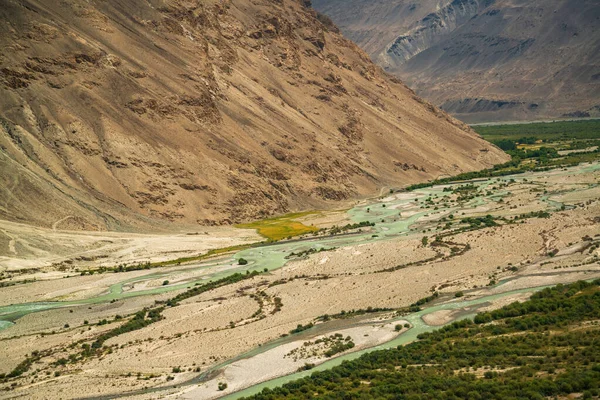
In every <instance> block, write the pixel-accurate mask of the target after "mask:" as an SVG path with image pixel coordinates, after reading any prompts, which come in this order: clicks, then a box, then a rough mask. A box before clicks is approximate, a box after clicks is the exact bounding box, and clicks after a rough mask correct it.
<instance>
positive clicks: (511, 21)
mask: <svg viewBox="0 0 600 400" xmlns="http://www.w3.org/2000/svg"><path fill="white" fill-rule="evenodd" d="M313 5H314V7H315V9H317V10H318V11H319V12H321V13H323V14H325V15H327V16H329V17H330V18H331V19H332V20H333V21H334V22H335V23H336V24H337V25H338V26H339V27H340V29H341V31H342V33H344V34H345V35H346V36H347V37H348V38H350V39H351V40H353V41H355V42H356V43H357V44H358V45H359V46H361V47H362V48H363V49H364V50H365V51H367V52H368V53H369V55H370V56H371V57H372V59H373V60H374V61H375V62H376V63H378V64H379V65H381V66H382V67H384V69H385V70H387V71H388V72H391V73H393V74H395V75H397V76H398V77H400V78H401V79H402V80H404V81H405V82H406V83H407V84H408V85H409V86H410V87H412V88H413V89H415V90H416V92H417V94H418V95H420V96H423V97H424V98H426V99H427V100H429V101H431V102H433V103H434V104H436V105H438V106H440V107H441V108H442V109H444V110H445V111H448V112H450V113H451V114H453V115H454V116H457V117H459V118H460V119H462V120H464V121H468V122H480V121H501V120H535V119H545V118H557V117H574V118H577V117H587V116H600V1H598V0H577V1H572V0H571V1H568V0H543V1H542V0H538V1H531V0H423V1H416V0H314V1H313Z"/></svg>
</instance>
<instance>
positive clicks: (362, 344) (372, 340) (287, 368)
mask: <svg viewBox="0 0 600 400" xmlns="http://www.w3.org/2000/svg"><path fill="white" fill-rule="evenodd" d="M404 322H406V321H399V322H394V323H387V324H380V325H367V326H361V327H355V328H349V329H341V330H336V331H332V332H330V333H328V334H326V335H319V336H315V337H312V338H310V339H304V340H298V341H295V342H291V343H287V344H284V345H282V346H278V347H276V348H274V349H271V350H268V351H266V352H264V353H261V354H258V355H256V356H253V357H250V358H247V359H243V360H240V361H236V362H233V363H232V364H230V365H228V366H226V367H225V368H224V369H223V370H222V371H221V372H220V373H219V375H217V376H216V377H214V378H213V379H211V380H210V381H208V382H206V383H203V384H201V385H199V386H196V387H191V388H189V389H186V390H185V391H183V392H181V393H178V394H176V395H174V396H172V397H175V398H181V399H199V398H201V399H214V398H217V397H220V396H223V395H225V394H228V393H233V392H235V391H238V390H241V389H243V388H246V387H249V386H252V385H255V384H257V383H260V382H264V381H267V380H270V379H273V378H276V377H279V376H284V375H287V374H290V373H292V372H295V371H297V370H298V368H300V367H302V366H303V365H304V364H306V363H312V364H315V365H318V364H321V363H323V362H325V361H327V360H329V359H330V358H327V357H324V356H322V357H309V358H306V359H299V360H294V359H293V358H292V357H285V355H286V354H288V353H290V352H291V351H292V350H294V349H298V348H301V347H302V345H303V343H304V342H306V341H308V340H311V341H314V340H316V339H319V338H322V337H325V336H329V335H331V334H334V333H340V334H342V336H344V337H346V336H350V337H351V338H352V341H353V342H354V344H355V347H354V348H353V349H352V350H349V351H346V352H344V353H340V354H339V355H343V354H345V353H348V352H354V351H358V350H361V349H363V348H367V347H373V346H376V345H378V344H381V343H385V342H388V341H390V340H392V339H393V338H394V337H396V336H398V335H399V334H401V333H402V332H403V331H405V330H406V329H403V330H402V331H399V332H397V331H395V326H396V324H398V323H401V324H403V323H404ZM339 355H336V356H339ZM334 358H335V357H334ZM219 382H225V383H227V385H228V386H227V389H225V390H224V391H218V389H217V385H218V383H219Z"/></svg>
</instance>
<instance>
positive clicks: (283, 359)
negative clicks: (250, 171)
mask: <svg viewBox="0 0 600 400" xmlns="http://www.w3.org/2000/svg"><path fill="white" fill-rule="evenodd" d="M599 183H600V164H598V163H595V164H582V165H580V166H576V167H571V168H560V169H555V170H551V171H546V172H531V173H525V174H519V175H514V176H505V177H501V178H490V179H479V180H476V181H473V182H471V183H459V184H452V185H446V186H436V187H432V188H424V189H418V190H416V191H413V192H402V191H400V192H395V193H390V194H389V195H388V194H386V195H384V196H383V197H380V198H378V199H372V200H369V201H362V202H359V203H357V204H356V205H355V206H354V207H352V208H351V209H349V210H347V211H345V212H335V213H328V212H324V213H320V214H311V215H308V216H304V217H299V221H300V222H302V221H304V222H305V223H307V224H314V225H315V226H316V227H319V228H324V230H321V231H320V232H317V233H315V234H308V235H305V236H304V238H300V239H292V240H282V241H279V242H275V243H270V244H262V245H260V246H251V247H247V248H242V249H240V250H235V251H230V252H229V253H223V254H217V255H215V256H214V257H212V258H205V259H202V258H194V257H192V259H190V260H188V261H186V260H183V259H181V260H180V262H178V263H175V264H169V265H166V266H160V265H152V266H151V267H149V268H150V269H136V270H131V271H126V270H118V269H117V270H113V269H107V270H102V269H101V266H105V267H107V268H108V266H110V265H116V264H118V263H123V262H124V260H125V259H124V258H123V254H125V253H127V252H126V249H127V248H128V247H130V248H131V249H132V251H131V252H130V256H129V257H130V258H127V259H126V260H128V263H127V264H128V265H135V263H134V262H133V259H135V258H136V257H139V261H143V262H145V261H149V260H153V261H160V260H167V259H168V257H166V256H165V255H167V254H169V249H172V250H173V251H176V253H173V254H175V257H173V258H176V257H177V256H178V255H179V253H178V252H181V251H182V250H186V251H187V253H183V255H185V256H191V255H194V254H195V255H196V256H197V255H198V254H199V253H204V252H206V251H207V250H208V249H210V248H213V249H214V248H217V247H219V246H233V245H239V244H244V243H246V244H247V243H251V242H255V241H258V240H260V239H259V238H258V236H257V235H256V234H254V233H253V232H252V231H249V230H245V229H235V228H221V227H219V228H211V229H208V230H207V231H206V232H200V233H199V234H197V235H196V234H194V235H185V234H182V236H180V238H185V241H184V240H179V241H178V240H175V239H169V240H164V241H163V242H162V247H161V248H156V249H154V253H151V252H145V253H136V252H135V249H136V248H137V246H138V245H139V244H140V243H153V242H154V241H157V242H160V240H158V237H157V236H152V235H147V236H144V235H139V236H136V237H134V238H132V237H129V236H127V235H125V236H123V238H122V239H121V241H118V240H117V239H116V238H115V237H113V238H112V239H110V237H111V236H109V235H107V236H100V237H102V240H103V241H106V242H108V241H110V240H112V241H113V243H112V244H111V245H110V246H109V247H107V250H109V251H107V252H106V253H102V250H101V247H100V245H97V246H98V247H94V248H93V250H94V251H96V253H92V254H96V255H99V254H104V256H103V257H100V258H98V259H97V260H96V261H90V260H87V259H80V258H78V257H80V254H82V253H81V252H82V250H83V249H84V248H85V247H86V246H91V245H90V244H89V242H88V241H89V240H90V239H89V238H90V237H94V235H96V234H94V233H90V234H89V236H88V234H81V233H80V235H82V237H83V238H84V240H82V242H81V243H80V244H79V245H78V246H75V245H73V244H72V241H73V236H71V234H70V233H68V232H64V233H63V232H56V233H55V235H58V234H59V233H61V234H62V235H64V236H62V237H58V236H56V237H52V236H51V235H49V239H48V240H50V239H52V240H55V241H56V242H55V243H56V245H54V246H50V247H46V248H45V249H44V251H45V252H46V253H45V260H47V261H46V265H45V266H44V268H41V269H40V270H35V269H34V270H31V268H30V266H31V261H30V260H28V259H27V256H26V255H25V254H24V255H22V256H19V254H18V253H17V254H13V255H12V256H11V258H10V259H8V258H7V259H5V260H8V262H10V268H4V271H3V275H2V277H3V279H2V281H1V282H2V284H3V286H4V287H2V290H1V291H0V319H3V320H4V321H13V322H14V323H12V322H4V323H3V324H2V327H3V329H1V330H0V340H1V341H2V346H1V348H0V358H1V359H3V360H4V362H3V363H2V365H1V366H0V368H1V370H0V373H2V374H5V378H4V381H3V383H1V384H0V388H1V389H2V391H0V398H7V399H8V398H31V399H38V398H39V399H43V398H115V397H126V398H139V399H158V398H164V397H165V396H167V395H170V396H172V398H194V399H197V398H217V397H221V396H223V395H226V394H231V393H234V392H238V391H239V390H241V389H244V388H248V387H254V388H256V386H254V385H256V384H258V383H260V382H263V381H265V380H268V379H271V378H276V377H278V376H281V375H287V374H291V373H294V371H297V370H298V369H305V368H320V366H321V367H322V368H325V367H328V366H330V365H332V363H336V362H337V363H339V362H341V360H343V359H347V358H352V357H356V356H358V355H359V354H362V352H364V351H368V350H369V349H370V348H372V347H373V346H378V345H379V346H384V347H385V346H395V345H397V344H401V343H406V342H407V341H410V340H414V337H416V334H417V333H418V332H422V331H427V330H429V329H434V328H435V327H437V326H440V325H442V324H445V323H448V322H450V321H452V320H454V319H456V318H459V317H461V316H466V315H472V314H473V313H474V312H476V311H480V310H486V309H493V308H497V307H500V306H502V305H505V304H508V303H510V302H512V301H518V300H520V301H522V300H524V299H526V298H527V297H528V296H529V295H530V294H531V293H532V292H533V291H535V290H537V289H536V288H539V287H542V286H545V285H551V284H556V283H561V282H562V283H566V282H572V281H576V280H581V279H584V280H587V279H592V278H597V277H600V263H599V256H600V250H599V247H600V246H599V245H600V221H599V219H598V216H599V215H600V202H599V200H598V199H600V186H599ZM360 222H363V224H362V225H360V227H359V225H358V224H359V223H360ZM366 222H369V224H366ZM345 224H357V225H356V226H349V227H348V228H347V229H340V228H339V227H342V226H343V225H345ZM373 224H374V225H373ZM336 227H337V228H336ZM9 228H10V231H9V232H10V234H11V235H15V236H18V238H17V239H16V240H17V241H20V242H22V243H27V244H28V246H29V248H30V250H31V251H33V248H34V247H35V246H36V245H37V244H38V243H39V237H40V236H43V235H41V234H40V232H37V231H34V230H31V229H29V230H27V229H21V228H20V227H19V226H18V225H9ZM424 238H425V239H424ZM63 241H64V243H66V245H65V246H66V247H69V246H70V247H71V248H72V249H73V250H72V253H70V254H69V253H68V252H67V251H65V248H64V247H60V246H58V245H57V244H58V243H61V242H63ZM117 243H118V244H119V245H120V246H121V250H119V251H113V250H112V249H115V248H116V247H115V246H116V245H117ZM194 243H195V244H194ZM107 246H108V245H107ZM91 247H93V246H91ZM151 247H152V246H150V248H151ZM53 251H55V252H56V253H55V254H52V252H53ZM195 252H197V253H195ZM78 254H79V255H78ZM242 259H243V260H244V262H241V260H242ZM52 260H53V263H50V261H52ZM65 260H72V261H71V262H65ZM61 261H62V263H61ZM3 262H4V261H3ZM20 263H22V264H20ZM247 271H249V272H252V271H256V272H252V273H249V272H247ZM89 272H94V273H93V274H91V275H90V274H89ZM235 272H238V273H240V275H237V276H238V277H239V278H236V279H237V280H235V281H233V280H228V279H231V276H232V274H233V273H235ZM234 276H235V275H234ZM34 280H35V281H34ZM210 282H212V283H210ZM211 285H212V286H211ZM428 296H429V298H427V297H428ZM420 299H425V300H422V301H421V302H419V300H420ZM417 302H418V303H417ZM428 302H431V304H432V305H431V306H430V305H429V304H428ZM414 303H417V304H421V308H422V310H421V311H418V312H416V311H415V310H412V311H411V309H409V308H408V307H409V306H411V304H414ZM140 310H145V311H141V313H142V316H141V318H140V317H139V316H136V313H137V315H139V314H140ZM135 321H138V322H137V323H138V324H142V323H141V322H139V321H144V322H143V324H142V325H138V326H137V327H136V329H132V330H128V329H129V328H127V329H125V328H124V327H131V326H132V325H135ZM336 334H337V335H336ZM411 338H412V339H411ZM349 343H351V345H349ZM306 365H309V367H306ZM15 370H17V371H21V372H20V373H19V374H14V371H15ZM305 373H309V372H308V371H305V372H302V373H296V374H294V375H291V376H301V374H305ZM298 374H300V375H298ZM282 379H283V378H282ZM274 382H281V381H277V380H276V381H274ZM225 384H226V385H225ZM266 384H274V383H266ZM223 385H225V386H223ZM219 387H220V389H219ZM259 388H260V386H259ZM252 390H253V389H252ZM240 393H241V394H249V393H251V392H248V391H245V392H240Z"/></svg>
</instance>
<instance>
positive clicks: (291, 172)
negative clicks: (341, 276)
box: [0, 0, 506, 229]
mask: <svg viewBox="0 0 600 400" xmlns="http://www.w3.org/2000/svg"><path fill="white" fill-rule="evenodd" d="M0 21H1V24H0V49H1V50H0V170H1V173H0V219H10V220H14V221H20V222H26V223H33V224H37V225H42V226H53V225H54V226H55V227H56V226H58V227H59V228H70V229H132V228H135V227H140V226H145V227H154V226H155V222H153V221H157V220H159V221H166V222H169V223H170V222H176V223H193V224H227V223H233V222H238V221H244V220H248V219H253V218H260V217H266V216H269V215H272V214H276V213H285V212H288V211H292V210H299V209H307V208H322V207H334V206H339V202H340V201H349V200H351V199H354V198H359V197H361V196H367V195H374V194H376V193H378V192H379V189H380V188H381V187H385V186H392V185H393V186H399V185H403V184H408V183H411V182H416V181H423V180H427V179H430V178H434V177H437V176H439V175H448V174H456V173H459V172H464V171H469V170H475V169H481V168H484V167H487V166H490V165H492V164H495V163H498V162H503V161H505V160H506V155H505V154H503V153H502V152H501V151H500V150H499V149H497V148H496V147H494V146H491V145H489V144H488V143H487V142H485V141H484V140H482V139H481V138H480V137H479V136H478V135H477V134H475V133H474V132H473V131H472V130H471V129H470V128H468V127H467V126H466V125H464V124H462V123H461V122H459V121H457V120H455V119H453V118H452V117H450V116H448V115H447V114H445V113H444V112H442V111H440V110H438V109H436V108H435V107H433V106H431V105H430V104H429V103H427V102H424V101H422V100H421V99H419V98H418V97H416V96H415V95H414V92H412V91H411V90H409V89H408V88H406V87H405V86H404V85H403V84H401V83H399V81H397V80H395V79H393V78H390V77H389V76H388V75H387V74H385V73H384V72H383V71H381V70H380V69H379V68H378V67H376V66H375V65H373V64H372V63H371V61H370V60H369V59H368V57H367V56H366V55H365V54H364V53H363V52H362V51H361V50H360V49H359V48H358V47H357V46H356V45H355V44H353V43H352V42H350V41H348V40H346V39H344V38H343V37H342V36H341V35H340V34H338V33H337V28H335V27H334V26H332V25H330V26H326V25H324V24H323V23H322V22H320V21H319V20H318V19H317V16H316V13H315V12H314V10H312V9H310V8H309V7H307V5H306V4H304V3H303V2H301V1H296V0H278V1H272V0H262V1H261V0H258V1H254V0H253V1H249V0H225V1H216V0H207V1H202V2H185V1H179V0H149V1H134V0H124V1H118V2H117V1H104V0H43V1H42V0H5V1H3V2H2V4H1V5H0ZM322 21H323V22H324V23H325V24H328V23H329V22H328V21H327V19H322ZM57 222H59V224H58V225H56V223H57Z"/></svg>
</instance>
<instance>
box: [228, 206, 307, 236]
mask: <svg viewBox="0 0 600 400" xmlns="http://www.w3.org/2000/svg"><path fill="white" fill-rule="evenodd" d="M312 214H317V212H316V211H306V212H300V213H293V214H286V215H282V216H280V217H274V218H268V219H263V220H260V221H255V222H250V223H247V224H238V225H236V228H243V229H256V231H257V232H258V233H259V234H260V235H261V236H264V237H266V238H267V239H270V240H281V239H285V238H291V237H294V236H299V235H304V234H306V233H312V232H316V231H318V229H317V228H316V227H314V226H307V225H304V224H303V223H302V222H298V221H297V219H299V218H302V217H305V216H307V215H312Z"/></svg>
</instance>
